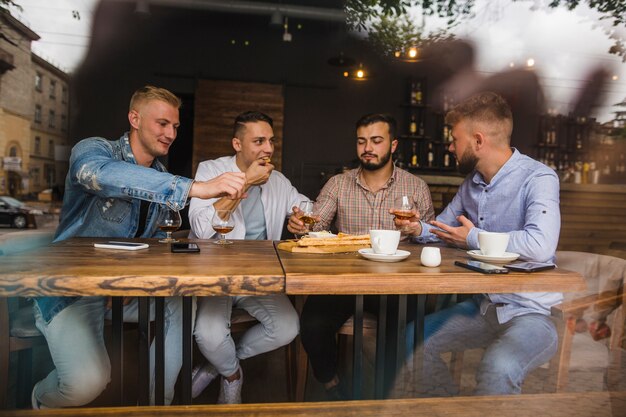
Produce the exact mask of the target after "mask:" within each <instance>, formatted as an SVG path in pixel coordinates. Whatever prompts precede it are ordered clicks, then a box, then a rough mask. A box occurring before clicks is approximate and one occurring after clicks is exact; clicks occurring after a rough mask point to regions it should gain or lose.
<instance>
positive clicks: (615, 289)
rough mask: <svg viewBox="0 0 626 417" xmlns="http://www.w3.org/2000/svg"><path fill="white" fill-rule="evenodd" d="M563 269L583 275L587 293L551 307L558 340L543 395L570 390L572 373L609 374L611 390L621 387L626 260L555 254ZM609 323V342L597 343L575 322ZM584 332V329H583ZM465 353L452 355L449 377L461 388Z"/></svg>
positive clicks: (563, 252)
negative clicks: (545, 392) (595, 371)
mask: <svg viewBox="0 0 626 417" xmlns="http://www.w3.org/2000/svg"><path fill="white" fill-rule="evenodd" d="M556 256H557V265H558V266H559V267H560V268H563V269H568V270H570V271H576V272H579V273H580V274H581V275H582V276H583V277H584V278H585V281H586V283H587V290H586V291H584V292H579V293H565V294H564V301H563V302H562V303H561V304H558V305H556V306H553V307H552V311H551V314H552V318H553V320H554V323H555V325H556V327H557V332H558V335H559V346H558V348H557V353H556V354H555V355H554V356H553V357H552V359H551V360H550V362H548V363H546V364H544V365H543V366H542V368H548V370H549V371H548V372H549V377H548V380H547V386H546V385H544V390H547V391H554V392H562V391H564V390H565V389H566V388H567V385H568V376H569V372H570V370H576V371H594V370H599V369H601V370H602V371H603V372H605V375H606V378H605V380H606V383H607V386H608V388H611V387H615V386H617V384H618V382H619V374H620V370H621V353H622V350H623V349H624V348H626V346H624V344H623V343H624V342H623V341H624V337H625V336H624V326H625V324H626V321H625V317H626V313H625V310H624V309H625V308H626V294H625V293H624V280H625V279H626V260H625V259H621V258H616V257H613V256H606V255H599V254H595V253H587V252H570V251H557V253H556ZM580 319H586V321H592V320H600V321H605V320H606V321H607V323H608V325H609V327H610V329H611V337H610V338H609V339H607V340H600V341H594V340H593V339H592V337H591V336H590V335H589V333H588V332H587V331H586V330H585V331H581V332H576V322H577V321H578V320H580ZM580 330H583V329H582V328H581V329H580ZM462 366H463V352H454V353H453V354H452V357H451V362H450V372H451V373H452V377H453V380H454V381H455V383H457V384H459V385H460V381H461V374H462Z"/></svg>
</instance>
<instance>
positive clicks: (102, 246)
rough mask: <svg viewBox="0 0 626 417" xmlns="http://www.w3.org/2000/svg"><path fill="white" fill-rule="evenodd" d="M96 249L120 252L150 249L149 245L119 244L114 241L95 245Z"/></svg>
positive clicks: (137, 243)
mask: <svg viewBox="0 0 626 417" xmlns="http://www.w3.org/2000/svg"><path fill="white" fill-rule="evenodd" d="M93 246H94V247H96V248H100V249H119V250H139V249H147V248H149V247H150V245H148V244H147V243H139V242H117V241H114V240H110V241H108V242H100V243H94V244H93Z"/></svg>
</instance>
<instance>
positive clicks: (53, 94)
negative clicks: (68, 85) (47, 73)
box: [50, 80, 57, 98]
mask: <svg viewBox="0 0 626 417" xmlns="http://www.w3.org/2000/svg"><path fill="white" fill-rule="evenodd" d="M56 90H57V82H56V81H55V80H50V98H55V97H56V96H57V91H56Z"/></svg>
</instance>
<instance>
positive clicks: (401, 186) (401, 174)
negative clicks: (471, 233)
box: [287, 114, 434, 400]
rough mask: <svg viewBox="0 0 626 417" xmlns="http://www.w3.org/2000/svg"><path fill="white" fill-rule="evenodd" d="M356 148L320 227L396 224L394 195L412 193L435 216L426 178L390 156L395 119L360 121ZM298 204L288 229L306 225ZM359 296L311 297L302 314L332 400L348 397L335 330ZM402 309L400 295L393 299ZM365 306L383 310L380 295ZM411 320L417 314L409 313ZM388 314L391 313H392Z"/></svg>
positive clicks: (321, 204)
mask: <svg viewBox="0 0 626 417" xmlns="http://www.w3.org/2000/svg"><path fill="white" fill-rule="evenodd" d="M356 133H357V143H356V150H357V155H358V156H359V160H360V166H359V167H358V168H356V169H353V170H350V171H348V172H344V173H343V174H339V175H336V176H334V177H332V178H331V179H330V180H328V182H327V183H326V185H325V186H324V188H323V189H322V191H321V192H320V195H319V196H318V197H317V201H316V203H315V207H314V213H315V214H316V215H317V216H319V222H318V223H317V224H316V225H315V230H328V229H329V228H330V226H331V224H333V222H334V225H335V228H336V229H337V230H338V231H340V232H344V233H349V234H366V233H369V231H370V230H371V229H392V230H393V229H395V225H394V216H393V215H391V214H390V210H391V209H393V208H394V200H395V199H396V198H398V197H401V196H408V197H409V199H410V200H411V201H412V202H413V204H414V206H415V208H416V209H417V212H418V213H421V214H422V216H423V217H422V218H421V219H422V220H424V221H426V222H430V221H431V220H433V218H434V210H433V204H432V200H431V197H430V191H429V190H428V186H427V185H426V183H425V182H424V181H423V180H422V179H420V178H418V177H416V176H415V175H412V174H410V173H408V172H406V171H404V170H402V169H400V168H397V167H396V166H395V165H394V164H393V161H392V159H391V154H392V153H393V152H394V151H395V149H396V147H397V146H398V140H397V139H396V136H395V134H396V121H395V119H394V118H393V117H391V116H389V115H386V114H368V115H366V116H363V117H361V118H360V119H359V120H358V121H357V123H356ZM299 215H301V213H300V211H299V209H298V208H297V207H294V212H293V215H292V216H291V217H290V219H289V224H288V226H287V228H288V229H289V231H290V232H292V233H294V234H303V233H305V231H306V229H305V227H304V224H303V223H302V221H300V220H299V219H298V217H299ZM354 300H355V299H354V297H353V296H345V295H329V296H326V295H323V296H317V295H316V296H309V297H308V298H307V301H306V303H305V305H304V309H303V311H302V316H301V318H300V334H301V337H302V344H303V345H304V348H305V350H306V351H307V354H308V355H309V360H310V362H311V367H312V368H313V373H314V375H315V378H316V379H317V380H318V381H320V382H321V383H323V384H324V387H325V388H326V393H327V395H328V398H329V399H330V400H344V399H348V396H347V394H346V393H345V388H344V387H343V385H340V384H339V377H338V376H337V346H336V341H335V334H336V333H337V330H339V328H340V327H341V326H342V325H343V324H344V323H345V321H346V320H347V319H348V318H350V316H351V315H352V314H353V312H354V302H355V301H354ZM388 305H389V307H388V308H389V311H397V298H393V297H392V298H391V299H390V300H389V302H388ZM364 309H365V311H368V312H371V313H374V314H378V297H377V296H366V297H364ZM408 311H409V317H407V320H412V319H413V318H414V317H413V316H412V315H411V314H410V312H414V311H415V308H410V309H409V310H408ZM391 316H392V315H391V314H388V317H391Z"/></svg>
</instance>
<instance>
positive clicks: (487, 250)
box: [478, 232, 509, 257]
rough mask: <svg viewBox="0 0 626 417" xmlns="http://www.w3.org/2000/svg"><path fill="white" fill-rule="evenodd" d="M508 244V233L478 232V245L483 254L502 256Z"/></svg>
mask: <svg viewBox="0 0 626 417" xmlns="http://www.w3.org/2000/svg"><path fill="white" fill-rule="evenodd" d="M508 244H509V234H508V233H497V232H478V247H479V248H480V253H482V254H483V255H485V256H496V257H497V256H502V255H504V252H506V247H507V246H508Z"/></svg>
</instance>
